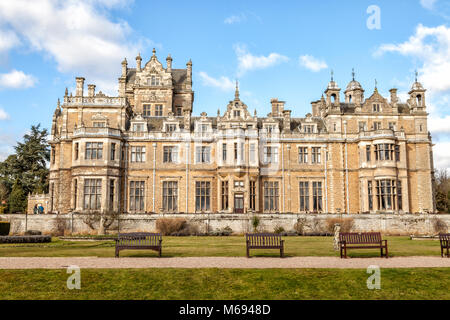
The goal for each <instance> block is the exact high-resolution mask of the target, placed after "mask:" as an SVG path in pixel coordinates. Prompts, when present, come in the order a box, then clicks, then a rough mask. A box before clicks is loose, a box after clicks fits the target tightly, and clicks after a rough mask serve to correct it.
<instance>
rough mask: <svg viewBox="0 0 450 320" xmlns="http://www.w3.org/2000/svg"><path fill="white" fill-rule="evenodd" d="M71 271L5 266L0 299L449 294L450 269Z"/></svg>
mask: <svg viewBox="0 0 450 320" xmlns="http://www.w3.org/2000/svg"><path fill="white" fill-rule="evenodd" d="M68 276H69V275H68V274H67V273H66V270H65V269H63V270H0V279H1V281H0V299H2V300H3V299H118V300H121V299H156V300H161V299H169V300H184V299H186V300H191V299H192V300H194V299H200V300H216V299H231V300H234V299H243V300H248V299H256V300H272V299H281V300H285V299H287V300H305V299H345V300H347V299H364V300H366V299H392V300H398V299H446V300H448V299H450V290H448V288H449V287H450V277H449V269H448V268H447V269H438V268H435V269H421V268H418V269H382V270H381V289H380V290H369V289H367V285H366V280H367V278H368V277H369V274H367V273H366V270H362V269H356V270H355V269H352V270H351V269H263V270H256V269H195V270H192V269H108V270H105V269H96V270H94V269H83V270H81V290H69V289H67V287H66V281H67V278H68Z"/></svg>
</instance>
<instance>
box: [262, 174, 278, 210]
mask: <svg viewBox="0 0 450 320" xmlns="http://www.w3.org/2000/svg"><path fill="white" fill-rule="evenodd" d="M278 198H279V190H278V182H276V181H275V182H272V181H266V182H264V210H265V211H278Z"/></svg>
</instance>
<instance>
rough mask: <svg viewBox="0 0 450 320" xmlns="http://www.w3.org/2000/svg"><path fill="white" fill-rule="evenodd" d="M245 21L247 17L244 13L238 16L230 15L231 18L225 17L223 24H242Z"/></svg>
mask: <svg viewBox="0 0 450 320" xmlns="http://www.w3.org/2000/svg"><path fill="white" fill-rule="evenodd" d="M246 20H247V16H246V15H245V14H244V13H240V14H238V15H232V16H229V17H227V18H226V19H225V20H224V22H223V23H225V24H235V23H240V22H244V21H246Z"/></svg>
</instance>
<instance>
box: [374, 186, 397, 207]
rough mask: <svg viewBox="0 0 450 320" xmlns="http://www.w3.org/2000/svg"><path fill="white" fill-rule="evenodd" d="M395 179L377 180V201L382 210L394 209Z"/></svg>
mask: <svg viewBox="0 0 450 320" xmlns="http://www.w3.org/2000/svg"><path fill="white" fill-rule="evenodd" d="M396 186H397V184H396V181H395V180H377V202H378V208H379V209H380V210H394V209H395V200H396V199H395V198H396Z"/></svg>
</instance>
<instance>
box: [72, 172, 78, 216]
mask: <svg viewBox="0 0 450 320" xmlns="http://www.w3.org/2000/svg"><path fill="white" fill-rule="evenodd" d="M77 201H78V179H75V180H74V181H73V208H74V209H76V208H77Z"/></svg>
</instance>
